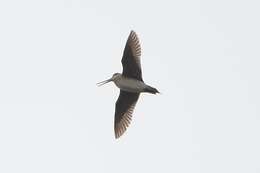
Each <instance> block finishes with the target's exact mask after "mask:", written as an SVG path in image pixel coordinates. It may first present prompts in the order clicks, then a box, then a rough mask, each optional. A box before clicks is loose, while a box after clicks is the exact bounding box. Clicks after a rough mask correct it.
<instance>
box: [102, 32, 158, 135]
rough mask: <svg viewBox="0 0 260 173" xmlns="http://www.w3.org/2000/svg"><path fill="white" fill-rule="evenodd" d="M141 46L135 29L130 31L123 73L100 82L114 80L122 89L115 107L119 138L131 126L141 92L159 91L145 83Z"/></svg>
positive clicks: (116, 127) (125, 50)
mask: <svg viewBox="0 0 260 173" xmlns="http://www.w3.org/2000/svg"><path fill="white" fill-rule="evenodd" d="M140 56H141V46H140V43H139V40H138V37H137V35H136V33H135V32H134V31H131V32H130V35H129V37H128V39H127V42H126V46H125V49H124V54H123V58H122V60H121V62H122V65H123V73H122V74H120V73H115V74H114V75H113V76H112V78H110V79H108V80H105V81H103V82H100V83H98V84H99V85H103V84H105V83H108V82H111V81H113V82H114V83H115V85H116V86H117V87H118V88H119V89H120V94H119V97H118V99H117V101H116V109H115V123H114V130H115V137H116V138H119V137H120V136H121V135H122V134H123V133H124V132H125V131H126V129H127V127H128V126H129V124H130V122H131V119H132V114H133V111H134V108H135V105H136V102H137V100H138V98H139V95H140V93H142V92H147V93H152V94H156V93H159V91H158V90H157V89H156V88H153V87H151V86H149V85H147V84H145V83H144V81H143V78H142V70H141V61H140Z"/></svg>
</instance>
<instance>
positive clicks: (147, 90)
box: [144, 85, 160, 94]
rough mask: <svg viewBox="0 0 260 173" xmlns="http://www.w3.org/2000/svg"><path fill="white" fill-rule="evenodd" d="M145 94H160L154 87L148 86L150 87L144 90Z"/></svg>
mask: <svg viewBox="0 0 260 173" xmlns="http://www.w3.org/2000/svg"><path fill="white" fill-rule="evenodd" d="M144 92H148V93H152V94H156V93H160V92H159V91H158V90H157V89H156V88H153V87H151V86H148V85H147V86H146V88H145V89H144Z"/></svg>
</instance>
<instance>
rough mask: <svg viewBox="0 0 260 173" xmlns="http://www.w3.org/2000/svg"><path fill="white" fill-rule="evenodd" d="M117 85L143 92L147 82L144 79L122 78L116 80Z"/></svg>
mask: <svg viewBox="0 0 260 173" xmlns="http://www.w3.org/2000/svg"><path fill="white" fill-rule="evenodd" d="M114 82H115V84H116V86H117V87H118V88H120V89H121V90H124V91H128V92H138V93H140V92H142V91H144V89H145V87H146V84H145V83H143V82H142V81H138V80H135V79H127V78H121V79H118V80H116V81H114Z"/></svg>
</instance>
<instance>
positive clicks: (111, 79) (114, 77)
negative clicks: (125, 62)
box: [97, 73, 121, 86]
mask: <svg viewBox="0 0 260 173" xmlns="http://www.w3.org/2000/svg"><path fill="white" fill-rule="evenodd" d="M120 76H121V74H120V73H114V74H113V76H112V77H111V78H110V79H107V80H104V81H102V82H99V83H97V85H98V86H102V85H104V84H106V83H108V82H111V81H115V80H116V79H118V77H120Z"/></svg>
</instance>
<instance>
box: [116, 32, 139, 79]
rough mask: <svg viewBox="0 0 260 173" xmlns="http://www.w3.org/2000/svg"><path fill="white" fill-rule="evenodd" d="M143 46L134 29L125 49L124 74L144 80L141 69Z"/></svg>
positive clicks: (123, 59)
mask: <svg viewBox="0 0 260 173" xmlns="http://www.w3.org/2000/svg"><path fill="white" fill-rule="evenodd" d="M140 56H141V46H140V42H139V39H138V37H137V35H136V33H135V32H134V31H131V32H130V34H129V36H128V39H127V42H126V45H125V49H124V54H123V58H122V60H121V62H122V65H123V75H124V76H126V77H129V78H135V79H137V80H140V81H143V79H142V70H141V61H140Z"/></svg>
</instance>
